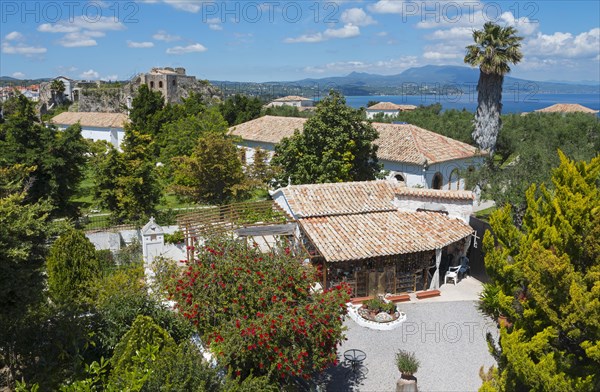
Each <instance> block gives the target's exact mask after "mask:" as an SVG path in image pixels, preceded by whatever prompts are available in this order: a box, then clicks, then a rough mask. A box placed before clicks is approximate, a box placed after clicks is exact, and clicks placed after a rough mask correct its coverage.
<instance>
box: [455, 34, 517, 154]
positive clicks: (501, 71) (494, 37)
mask: <svg viewBox="0 0 600 392" xmlns="http://www.w3.org/2000/svg"><path fill="white" fill-rule="evenodd" d="M516 34H517V30H516V29H515V28H514V27H501V26H499V25H497V24H495V23H492V22H487V23H486V24H484V25H483V30H475V31H473V40H474V41H475V44H473V45H469V46H467V48H466V49H467V54H466V56H465V63H468V64H470V65H472V66H474V67H476V66H479V82H478V83H477V92H478V96H477V112H476V113H475V130H474V131H473V140H475V142H476V143H477V145H478V146H479V148H480V149H482V150H487V151H489V153H490V155H493V154H494V150H495V149H496V138H497V137H498V131H500V127H501V126H502V121H501V119H500V114H502V82H504V75H506V74H507V73H509V72H510V67H509V63H511V64H517V63H518V62H519V61H521V59H522V58H523V53H521V41H522V40H523V37H519V36H517V35H516Z"/></svg>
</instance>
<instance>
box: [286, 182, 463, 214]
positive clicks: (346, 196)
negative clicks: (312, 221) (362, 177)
mask: <svg viewBox="0 0 600 392" xmlns="http://www.w3.org/2000/svg"><path fill="white" fill-rule="evenodd" d="M280 190H281V192H282V193H283V195H284V196H285V198H286V201H287V203H288V205H289V206H290V209H291V210H292V212H293V213H294V214H295V215H296V216H298V217H302V218H307V217H316V216H331V215H347V214H360V213H368V212H382V211H392V210H395V207H394V206H393V204H392V201H393V200H394V198H395V196H396V195H398V196H400V197H403V196H405V197H412V198H419V199H429V201H431V202H434V201H443V200H474V199H475V195H474V194H473V192H471V191H449V190H437V189H423V188H407V187H406V186H404V184H403V183H399V182H395V181H388V180H376V181H356V182H339V183H328V184H307V185H290V186H287V187H285V188H281V189H280Z"/></svg>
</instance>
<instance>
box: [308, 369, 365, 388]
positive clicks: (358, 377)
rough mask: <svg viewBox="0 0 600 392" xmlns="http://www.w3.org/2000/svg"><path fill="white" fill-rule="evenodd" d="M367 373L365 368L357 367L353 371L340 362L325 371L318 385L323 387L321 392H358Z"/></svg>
mask: <svg viewBox="0 0 600 392" xmlns="http://www.w3.org/2000/svg"><path fill="white" fill-rule="evenodd" d="M368 373H369V369H368V368H367V367H366V366H363V365H359V366H357V367H355V368H354V369H353V368H352V367H351V366H350V364H349V363H346V362H341V363H340V364H339V365H337V366H333V367H330V368H329V369H327V370H326V371H325V373H324V374H323V375H322V377H323V378H324V379H323V380H322V381H321V382H319V384H320V385H322V386H324V388H322V389H321V390H322V391H323V392H324V391H327V392H345V391H358V387H359V386H360V385H361V384H362V382H363V380H364V379H365V378H366V377H367V374H368Z"/></svg>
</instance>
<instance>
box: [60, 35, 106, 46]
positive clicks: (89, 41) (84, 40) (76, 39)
mask: <svg viewBox="0 0 600 392" xmlns="http://www.w3.org/2000/svg"><path fill="white" fill-rule="evenodd" d="M105 35H106V34H105V33H103V32H102V31H78V32H75V33H68V34H65V35H64V36H63V37H62V38H61V39H60V40H58V43H59V44H60V45H61V46H64V47H65V48H81V47H88V46H97V45H98V42H96V40H95V39H94V38H100V37H104V36H105Z"/></svg>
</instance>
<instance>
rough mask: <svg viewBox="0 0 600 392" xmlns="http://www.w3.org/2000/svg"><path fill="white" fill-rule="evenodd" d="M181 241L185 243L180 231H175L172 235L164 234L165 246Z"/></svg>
mask: <svg viewBox="0 0 600 392" xmlns="http://www.w3.org/2000/svg"><path fill="white" fill-rule="evenodd" d="M183 241H185V238H184V237H183V232H181V230H177V231H176V232H174V233H173V234H165V244H179V243H182V242H183Z"/></svg>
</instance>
